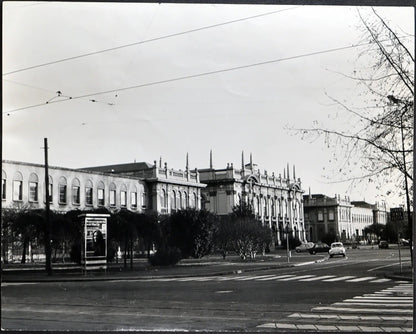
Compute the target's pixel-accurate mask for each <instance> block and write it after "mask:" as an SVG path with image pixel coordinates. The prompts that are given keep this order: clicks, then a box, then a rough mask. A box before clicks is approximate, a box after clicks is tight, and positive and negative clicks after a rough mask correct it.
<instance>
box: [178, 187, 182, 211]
mask: <svg viewBox="0 0 416 334" xmlns="http://www.w3.org/2000/svg"><path fill="white" fill-rule="evenodd" d="M177 208H178V209H182V193H181V192H180V191H178V205H177Z"/></svg>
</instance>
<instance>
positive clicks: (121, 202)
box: [120, 191, 127, 207]
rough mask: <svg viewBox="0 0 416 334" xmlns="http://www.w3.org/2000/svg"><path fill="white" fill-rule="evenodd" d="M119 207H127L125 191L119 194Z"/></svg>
mask: <svg viewBox="0 0 416 334" xmlns="http://www.w3.org/2000/svg"><path fill="white" fill-rule="evenodd" d="M120 205H121V206H123V207H126V206H127V191H122V192H121V193H120Z"/></svg>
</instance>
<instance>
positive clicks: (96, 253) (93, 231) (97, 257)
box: [79, 213, 110, 271]
mask: <svg viewBox="0 0 416 334" xmlns="http://www.w3.org/2000/svg"><path fill="white" fill-rule="evenodd" d="M79 217H80V219H81V222H82V227H83V233H82V236H83V238H82V239H83V240H82V241H83V242H82V247H81V264H82V266H83V269H84V270H85V271H87V270H106V269H107V218H108V217H110V215H108V214H93V213H87V214H83V215H80V216H79Z"/></svg>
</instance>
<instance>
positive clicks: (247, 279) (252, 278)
mask: <svg viewBox="0 0 416 334" xmlns="http://www.w3.org/2000/svg"><path fill="white" fill-rule="evenodd" d="M270 276H274V275H262V276H248V277H246V278H241V279H238V280H239V281H250V280H257V279H260V278H264V277H270Z"/></svg>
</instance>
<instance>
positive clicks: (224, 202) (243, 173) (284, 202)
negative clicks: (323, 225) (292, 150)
mask: <svg viewBox="0 0 416 334" xmlns="http://www.w3.org/2000/svg"><path fill="white" fill-rule="evenodd" d="M285 174H286V173H285ZM199 175H200V180H201V182H202V183H206V184H207V187H206V188H205V189H203V190H202V197H203V201H202V202H203V203H204V206H205V208H206V209H207V210H209V211H211V212H213V213H216V214H218V215H227V214H229V213H231V212H232V210H233V207H234V206H236V205H238V204H239V203H240V202H241V201H242V200H243V201H245V202H246V203H249V204H250V205H251V206H252V208H253V211H254V214H255V216H256V218H257V219H258V220H259V221H261V222H262V223H263V224H267V225H268V226H269V227H270V228H272V230H273V233H274V236H273V237H274V242H275V244H276V245H278V244H281V241H282V239H283V238H285V229H286V227H288V228H289V230H290V231H291V233H292V235H293V237H297V238H299V239H300V240H302V241H305V238H306V235H305V228H304V219H303V190H302V188H301V181H300V179H296V178H294V177H293V178H290V177H289V171H288V172H287V175H288V177H286V175H284V176H283V177H282V176H281V175H279V176H275V175H274V173H272V174H271V175H269V174H268V173H267V171H264V172H263V173H262V172H260V170H259V169H258V168H257V166H256V167H253V164H250V165H247V166H244V168H241V169H237V168H234V166H233V164H228V165H227V167H226V168H224V169H213V168H209V169H200V170H199Z"/></svg>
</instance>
